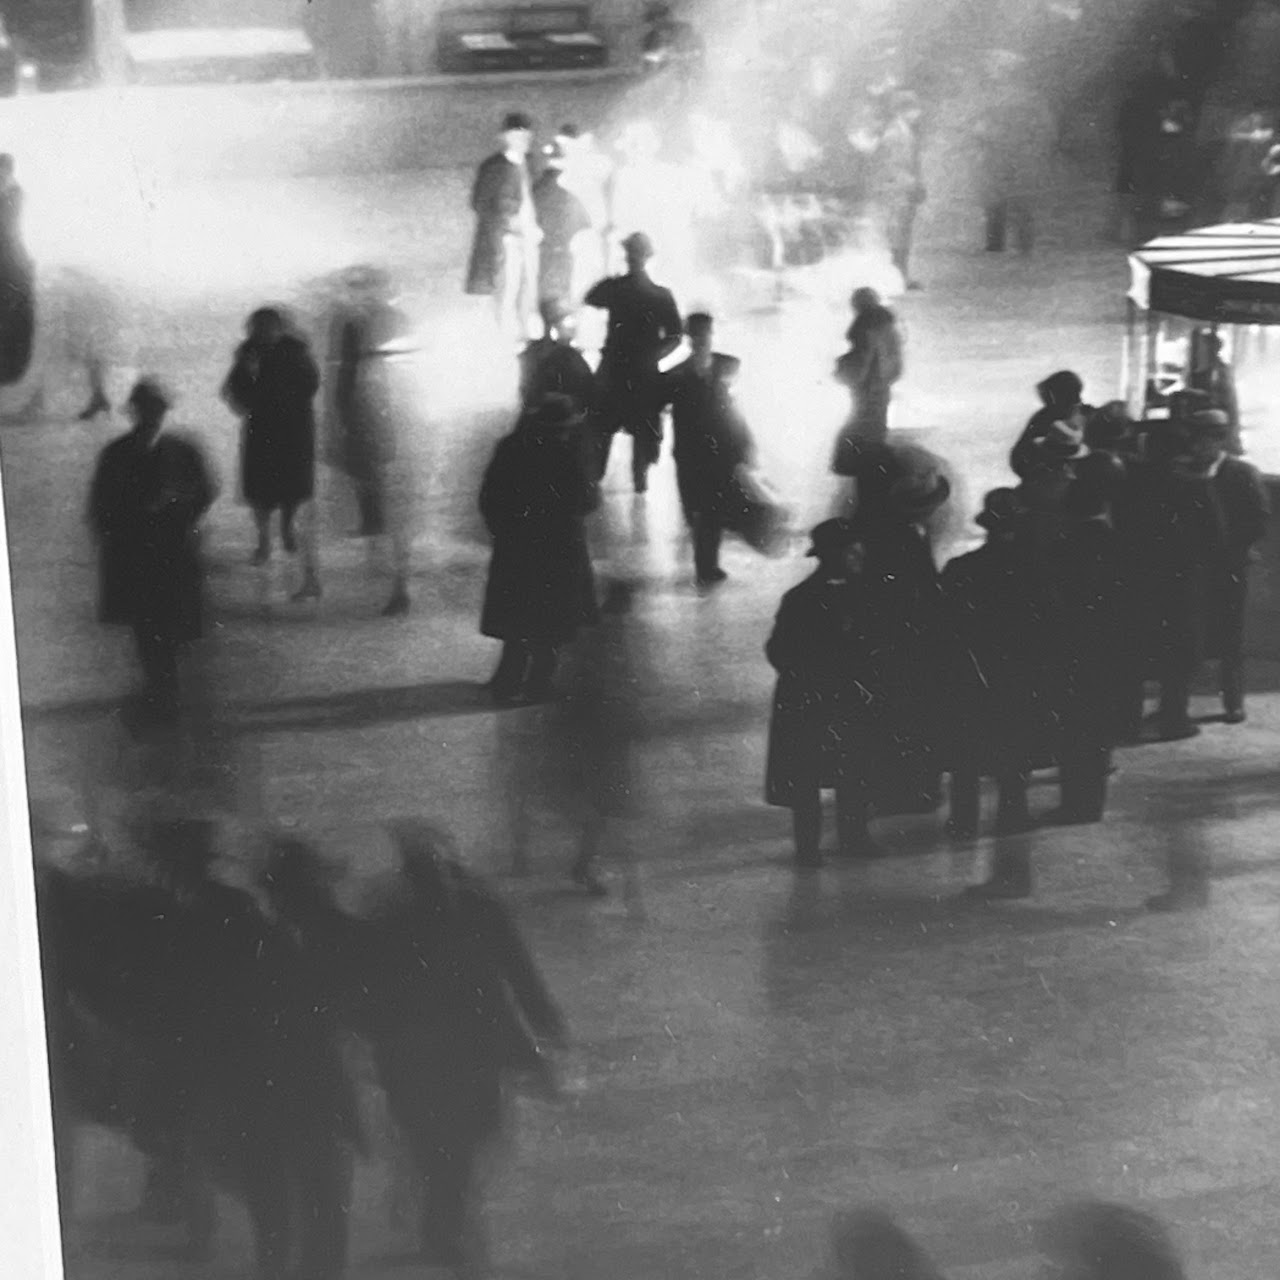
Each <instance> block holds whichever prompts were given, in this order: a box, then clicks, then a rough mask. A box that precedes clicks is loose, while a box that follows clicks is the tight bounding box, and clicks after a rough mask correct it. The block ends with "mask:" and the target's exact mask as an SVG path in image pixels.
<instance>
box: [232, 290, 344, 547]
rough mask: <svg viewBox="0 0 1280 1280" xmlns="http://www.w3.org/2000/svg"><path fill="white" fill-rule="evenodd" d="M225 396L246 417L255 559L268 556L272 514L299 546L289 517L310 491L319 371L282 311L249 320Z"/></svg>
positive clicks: (285, 537)
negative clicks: (275, 515)
mask: <svg viewBox="0 0 1280 1280" xmlns="http://www.w3.org/2000/svg"><path fill="white" fill-rule="evenodd" d="M245 327H246V333H247V336H246V338H245V341H244V342H242V343H241V344H240V346H239V347H238V348H237V350H236V354H235V360H234V361H233V363H232V365H231V371H230V373H228V374H227V377H226V381H225V382H224V383H223V385H222V396H223V399H224V400H225V401H226V403H227V404H228V405H229V406H230V407H231V409H232V410H233V411H234V412H235V413H236V414H238V415H239V416H240V418H241V419H242V420H243V422H244V432H243V437H242V441H241V454H240V479H241V486H242V488H243V491H244V499H245V501H246V502H247V503H248V504H249V506H250V507H251V508H252V509H253V519H254V524H255V525H256V527H257V531H258V545H257V548H256V550H255V551H254V554H253V563H254V564H265V563H266V562H267V560H268V559H270V557H271V516H272V513H273V512H275V511H277V510H278V511H279V512H280V540H281V543H282V545H283V546H284V549H285V551H287V552H289V553H290V554H292V553H293V552H294V551H296V550H297V540H296V537H295V532H294V527H293V519H294V515H295V514H296V513H297V510H298V508H299V507H300V506H301V505H302V504H303V503H304V502H307V501H309V500H310V499H311V497H312V495H313V493H314V492H315V461H316V420H315V407H314V401H315V395H316V392H317V391H318V390H319V389H320V370H319V369H318V368H317V367H316V362H315V360H313V359H312V356H311V351H310V349H309V348H308V346H307V343H306V340H305V339H304V338H302V337H300V336H299V335H297V334H295V333H291V332H290V331H289V328H288V325H287V323H286V321H285V317H284V315H283V313H282V312H280V311H279V310H277V309H276V308H275V307H261V308H259V309H258V310H257V311H255V312H254V313H253V314H252V315H251V316H250V317H249V319H248V322H247V324H246V326H245Z"/></svg>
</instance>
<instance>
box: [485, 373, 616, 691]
mask: <svg viewBox="0 0 1280 1280" xmlns="http://www.w3.org/2000/svg"><path fill="white" fill-rule="evenodd" d="M581 423H582V417H581V414H580V413H579V412H578V410H577V409H576V407H575V406H574V403H573V401H572V400H570V399H569V398H568V397H567V396H562V395H556V394H551V395H548V396H546V397H545V398H544V399H543V402H542V404H541V405H540V406H539V407H538V408H537V409H536V410H534V411H532V412H528V413H524V414H521V416H520V418H519V420H518V422H517V423H516V427H515V430H514V431H512V433H511V434H510V435H508V436H505V437H504V438H503V439H502V440H500V441H499V442H498V446H497V448H496V449H495V450H494V453H493V459H492V461H491V462H490V463H489V467H488V469H487V470H486V472H485V476H484V482H483V484H482V485H481V488H480V512H481V515H482V516H483V517H484V522H485V525H486V526H487V527H488V529H489V533H490V535H491V536H492V538H493V557H492V559H491V560H490V562H489V577H488V581H487V583H486V585H485V594H484V607H483V610H482V612H481V616H480V631H481V634H482V635H486V636H489V637H491V638H492V639H495V640H501V641H502V642H503V648H502V657H501V659H500V660H499V662H498V666H497V669H496V670H495V671H494V673H493V676H492V678H491V679H490V681H489V684H488V689H489V692H490V693H491V695H492V696H493V700H494V701H495V702H496V703H497V704H498V705H500V706H510V705H514V704H516V703H518V702H536V701H540V700H542V699H545V698H546V697H548V696H549V695H550V692H551V682H552V679H553V677H554V675H555V670H556V663H557V651H558V650H559V648H560V647H561V646H562V645H564V644H565V643H567V642H568V641H569V640H571V639H573V637H574V635H575V634H576V633H577V631H578V629H579V628H580V627H582V626H586V625H589V624H591V623H593V622H594V621H595V620H596V617H597V609H596V599H595V580H594V577H593V574H592V569H591V558H590V555H589V553H588V551H587V537H586V529H585V526H584V521H585V519H586V517H587V516H588V515H589V514H590V513H591V512H592V511H594V510H595V509H596V507H597V506H598V505H599V501H600V493H599V488H598V486H597V485H596V483H595V482H594V481H593V480H592V479H591V477H590V476H589V475H588V474H587V470H586V464H585V462H584V458H583V451H582V449H581V447H580V445H579V443H578V440H577V438H576V436H577V432H578V431H579V430H580V428H581Z"/></svg>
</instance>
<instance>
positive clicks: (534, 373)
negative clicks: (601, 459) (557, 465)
mask: <svg viewBox="0 0 1280 1280" xmlns="http://www.w3.org/2000/svg"><path fill="white" fill-rule="evenodd" d="M538 310H539V311H540V312H541V313H542V325H543V335H542V337H540V338H535V339H534V340H533V341H532V342H530V343H529V344H528V346H526V347H525V349H524V350H523V351H522V352H521V353H520V403H521V404H522V405H524V407H525V408H526V409H534V408H536V407H537V406H538V405H539V404H541V402H542V401H543V400H544V399H545V398H546V397H547V396H548V395H552V394H555V395H562V396H568V397H569V399H570V400H572V401H573V403H574V405H575V406H576V408H577V410H578V412H580V413H590V411H591V410H593V409H594V408H595V404H596V394H597V388H596V376H595V374H594V373H592V371H591V366H590V365H589V364H588V363H587V361H586V357H585V356H584V355H583V354H582V352H581V351H580V350H579V349H578V348H577V347H576V346H575V345H574V338H575V337H576V336H577V323H576V320H575V316H574V313H573V311H572V310H570V308H569V307H568V306H567V305H566V304H565V303H564V302H562V301H557V300H555V299H552V298H544V299H543V301H542V302H541V303H539V305H538ZM590 461H591V465H592V466H593V467H594V465H595V458H594V456H593V457H592V458H591V459H590Z"/></svg>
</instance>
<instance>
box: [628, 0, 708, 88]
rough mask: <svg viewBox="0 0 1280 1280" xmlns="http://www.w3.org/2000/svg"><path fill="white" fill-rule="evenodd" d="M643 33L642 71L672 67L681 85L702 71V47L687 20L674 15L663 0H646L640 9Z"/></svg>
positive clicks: (693, 80)
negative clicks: (642, 18) (648, 1)
mask: <svg viewBox="0 0 1280 1280" xmlns="http://www.w3.org/2000/svg"><path fill="white" fill-rule="evenodd" d="M644 21H645V33H644V37H643V39H642V40H641V42H640V49H641V56H642V58H643V63H644V69H645V70H646V71H662V70H664V69H666V68H670V69H671V70H673V71H675V73H676V74H677V76H678V77H679V79H680V81H681V82H682V84H684V85H685V87H688V86H689V85H691V84H693V83H694V82H696V81H697V79H698V77H699V76H700V75H701V73H702V69H703V59H704V58H705V56H706V51H705V49H704V47H703V43H702V37H701V36H699V35H698V32H697V30H696V29H695V28H694V27H693V25H692V24H691V23H688V22H683V21H681V20H680V19H678V18H677V17H676V16H675V13H674V11H673V8H672V6H671V5H670V4H669V3H668V2H667V0H650V3H648V4H646V5H645V9H644Z"/></svg>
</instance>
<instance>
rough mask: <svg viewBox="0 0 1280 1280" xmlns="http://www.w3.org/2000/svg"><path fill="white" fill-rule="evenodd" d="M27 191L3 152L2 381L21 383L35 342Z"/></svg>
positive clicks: (0, 253) (0, 181)
mask: <svg viewBox="0 0 1280 1280" xmlns="http://www.w3.org/2000/svg"><path fill="white" fill-rule="evenodd" d="M23 202H24V194H23V190H22V188H21V186H19V185H18V180H17V178H16V177H15V176H14V163H13V157H12V156H11V155H7V154H0V383H5V384H7V383H12V382H17V381H18V379H19V378H21V377H22V375H23V374H24V373H26V371H27V366H28V365H29V364H30V363H31V351H32V347H33V346H34V344H35V326H36V292H35V289H36V286H35V264H34V263H33V262H32V260H31V255H30V254H29V253H28V252H27V246H26V241H25V239H24V238H23V234H22V210H23Z"/></svg>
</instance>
